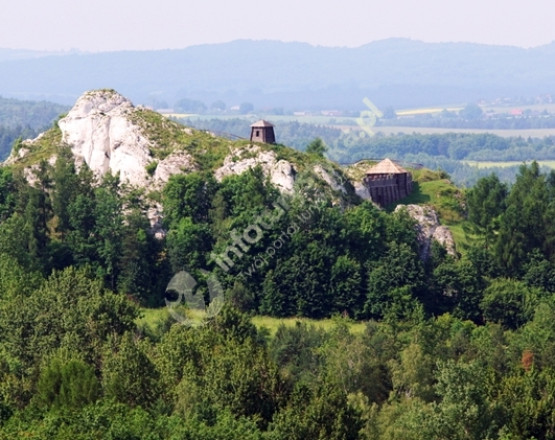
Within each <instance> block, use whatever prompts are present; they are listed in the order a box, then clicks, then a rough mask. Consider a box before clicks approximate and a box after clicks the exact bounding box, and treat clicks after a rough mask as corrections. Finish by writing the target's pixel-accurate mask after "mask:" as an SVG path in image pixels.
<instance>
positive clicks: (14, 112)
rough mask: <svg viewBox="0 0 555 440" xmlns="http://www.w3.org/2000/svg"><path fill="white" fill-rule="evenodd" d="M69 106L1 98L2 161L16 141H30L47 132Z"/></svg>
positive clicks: (0, 143) (0, 153)
mask: <svg viewBox="0 0 555 440" xmlns="http://www.w3.org/2000/svg"><path fill="white" fill-rule="evenodd" d="M65 111H67V106H64V105H60V104H54V103H52V102H45V101H20V100H17V99H8V98H3V97H1V96H0V161H3V160H4V159H5V158H6V157H7V156H8V154H9V153H10V150H11V148H12V145H13V143H14V141H15V140H16V139H17V138H19V137H21V138H22V139H29V138H33V137H35V136H36V135H37V134H38V133H39V132H41V131H44V130H46V129H47V128H48V127H49V126H50V125H52V122H53V121H54V120H55V119H57V118H58V117H59V116H60V114H62V113H63V112H65Z"/></svg>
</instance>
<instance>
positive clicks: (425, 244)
mask: <svg viewBox="0 0 555 440" xmlns="http://www.w3.org/2000/svg"><path fill="white" fill-rule="evenodd" d="M399 210H406V211H407V212H408V214H409V215H410V216H411V217H412V218H413V219H414V220H416V221H417V228H418V242H419V244H420V258H421V259H423V260H426V259H428V257H429V256H430V249H431V246H432V242H433V241H434V240H435V241H437V242H438V243H439V244H441V245H442V246H443V247H445V249H446V250H447V252H448V253H449V254H450V255H454V256H456V255H457V253H456V250H455V240H453V234H452V233H451V231H450V230H449V228H448V227H447V226H442V225H440V224H439V219H438V217H437V212H436V211H435V210H434V209H433V208H432V207H430V206H420V205H398V206H397V207H396V208H395V212H397V211H399Z"/></svg>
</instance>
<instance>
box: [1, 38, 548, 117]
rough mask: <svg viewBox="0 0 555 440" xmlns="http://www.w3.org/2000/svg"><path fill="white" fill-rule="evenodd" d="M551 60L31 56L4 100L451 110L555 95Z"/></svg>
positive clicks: (19, 62)
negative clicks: (103, 95)
mask: <svg viewBox="0 0 555 440" xmlns="http://www.w3.org/2000/svg"><path fill="white" fill-rule="evenodd" d="M554 51H555V45H554V44H551V45H547V46H542V47H536V48H531V49H522V48H517V47H508V46H488V45H479V44H467V43H424V42H420V41H411V40H406V39H390V40H383V41H376V42H373V43H370V44H367V45H365V46H361V47H358V48H330V47H315V46H310V45H308V44H302V43H282V42H275V41H235V42H231V43H225V44H214V45H203V46H195V47H189V48H186V49H182V50H164V51H150V52H144V51H143V52H131V51H126V52H112V53H97V54H89V53H68V54H66V55H63V54H62V55H60V54H56V55H53V56H44V57H36V56H33V55H32V54H29V57H28V58H27V59H9V58H8V59H6V58H4V60H2V59H1V58H0V94H4V95H6V96H12V97H20V98H37V97H40V98H41V99H43V98H47V99H50V100H56V101H58V102H63V103H66V104H70V103H71V102H73V101H74V100H75V99H76V98H77V97H78V96H79V95H80V94H81V93H82V92H83V91H84V90H87V89H89V88H101V87H106V85H111V86H113V87H115V88H117V89H118V90H120V91H121V92H122V93H124V94H125V95H126V96H129V97H130V98H131V99H133V100H134V101H136V102H138V103H142V104H146V105H151V106H154V107H157V108H161V107H164V106H165V107H173V106H174V105H175V103H176V102H177V101H179V100H180V99H182V98H190V99H196V100H200V101H203V102H204V103H205V104H206V105H210V103H212V102H215V101H217V100H223V101H225V102H226V103H227V104H228V105H229V106H233V105H239V104H241V103H242V102H250V103H253V104H254V106H255V107H256V108H276V107H282V108H286V109H290V110H291V109H308V108H307V107H309V108H310V107H314V108H317V109H333V108H335V109H348V110H357V109H362V108H363V107H364V104H363V103H362V99H363V98H364V97H368V98H369V99H371V100H372V101H373V102H374V103H375V104H376V105H378V107H380V108H382V107H387V106H393V107H395V108H399V107H401V108H402V107H411V106H424V105H446V104H448V103H466V102H473V101H476V100H479V99H490V98H492V99H493V98H502V97H506V96H509V97H513V96H529V97H533V96H538V95H545V94H550V93H553V92H554V90H553V84H554V83H555V81H554V73H553V72H555V57H553V53H554ZM19 56H22V55H21V54H19ZM21 72H25V73H26V74H25V75H22V74H21ZM307 103H310V104H307Z"/></svg>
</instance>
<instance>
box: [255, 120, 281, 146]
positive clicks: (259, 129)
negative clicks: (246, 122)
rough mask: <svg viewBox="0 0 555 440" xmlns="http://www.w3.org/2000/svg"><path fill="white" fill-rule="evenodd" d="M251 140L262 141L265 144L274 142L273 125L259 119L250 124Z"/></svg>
mask: <svg viewBox="0 0 555 440" xmlns="http://www.w3.org/2000/svg"><path fill="white" fill-rule="evenodd" d="M251 142H264V143H265V144H275V143H276V135H275V134H274V126H273V125H272V124H271V123H269V122H268V121H265V120H264V119H261V120H260V121H258V122H255V123H254V124H252V125H251Z"/></svg>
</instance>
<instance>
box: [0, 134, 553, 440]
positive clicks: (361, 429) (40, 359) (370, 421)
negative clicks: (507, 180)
mask: <svg viewBox="0 0 555 440" xmlns="http://www.w3.org/2000/svg"><path fill="white" fill-rule="evenodd" d="M492 142H493V141H492ZM310 154H313V153H310ZM33 173H34V178H33V179H31V181H32V182H33V183H32V184H30V183H28V181H27V180H26V179H24V178H23V176H22V175H21V171H20V170H19V169H17V168H9V167H2V168H0V335H1V337H0V353H1V355H0V438H6V439H12V438H32V439H53V438H57V439H90V438H98V439H138V438H141V439H142V438H145V439H230V440H231V439H238V438H241V439H276V440H277V439H284V440H285V439H287V440H290V439H398V438H403V439H430V438H438V439H439V438H449V439H484V438H491V439H531V438H535V439H552V438H555V417H554V413H553V407H554V402H553V399H554V397H553V396H554V392H553V390H554V388H555V371H554V370H553V363H554V362H555V359H554V358H553V353H555V326H554V322H555V300H554V295H553V294H554V292H555V269H554V266H553V262H554V261H555V229H554V228H553V226H552V223H553V222H552V219H553V217H554V214H555V173H549V174H545V173H542V172H541V170H540V169H539V167H538V165H537V164H536V163H533V164H532V165H529V166H522V167H521V169H520V171H519V175H518V177H517V179H516V181H515V183H514V185H512V186H510V187H509V186H507V185H506V184H504V183H502V182H500V180H499V179H498V178H497V177H496V176H495V175H490V176H487V177H485V178H482V179H480V180H479V181H478V182H477V184H476V185H475V186H474V187H472V188H471V189H469V190H468V191H467V192H466V194H465V197H464V200H462V199H460V200H453V204H454V206H456V207H457V209H460V214H461V216H464V217H465V218H466V220H465V221H464V227H465V229H466V240H465V243H460V246H459V249H458V250H459V254H458V255H455V256H452V255H449V254H448V253H447V252H446V251H445V249H444V248H442V247H441V246H439V245H434V246H433V247H432V249H431V252H430V255H429V256H428V258H425V259H424V258H422V254H421V252H420V249H419V246H418V241H417V229H416V228H415V222H414V221H413V220H411V218H410V217H409V216H408V215H407V214H406V213H404V212H403V211H400V212H394V213H392V212H389V211H388V210H381V209H378V208H376V207H375V206H374V205H372V204H370V203H368V202H361V201H359V200H357V199H355V198H353V197H346V198H337V197H335V196H334V195H333V194H330V193H329V192H326V191H325V184H324V182H322V181H320V180H319V179H318V178H315V177H311V176H309V175H306V174H300V175H299V176H298V178H297V183H296V185H297V187H296V191H295V193H294V194H293V195H291V196H286V195H282V194H280V193H279V192H278V190H277V189H276V188H275V187H273V186H272V185H271V184H270V183H269V181H268V180H267V179H266V178H265V177H264V174H263V173H262V170H261V169H260V168H254V169H252V170H250V171H247V172H245V173H243V174H241V175H232V176H229V177H226V178H224V179H223V180H222V181H221V182H218V181H216V180H215V179H214V177H213V175H212V173H210V172H208V170H205V171H199V172H193V173H190V174H180V175H175V176H173V177H171V178H170V181H169V182H168V184H167V185H166V187H165V188H164V189H163V191H161V192H160V193H158V194H149V195H148V197H150V198H156V199H158V200H159V202H160V203H161V204H162V206H163V210H164V213H165V217H164V225H163V226H164V230H165V234H164V235H163V236H160V235H158V236H154V235H153V234H152V230H151V225H150V223H149V221H148V218H147V215H146V211H147V206H145V195H144V194H143V193H142V192H141V191H140V190H137V189H136V188H130V187H126V186H125V185H122V184H120V182H119V178H118V176H113V175H110V174H106V175H105V176H104V177H103V178H102V179H101V180H100V181H97V179H95V178H94V176H93V174H92V173H91V172H90V170H88V169H87V167H86V166H83V167H81V168H80V169H79V170H77V169H76V167H75V165H74V164H73V158H72V155H71V152H70V151H69V149H61V150H60V151H59V154H58V159H57V160H56V163H55V164H54V165H49V164H47V163H46V162H45V161H43V162H41V163H40V165H39V166H38V167H37V168H36V170H35V171H34V172H33ZM233 249H234V250H233ZM226 257H227V259H226ZM181 270H186V271H187V272H188V273H190V274H192V275H193V276H194V278H195V279H196V280H198V281H199V286H198V293H197V294H200V295H204V297H205V298H206V300H207V299H208V287H207V286H208V284H207V283H206V275H205V272H204V271H205V270H210V271H211V273H213V274H215V275H216V276H217V278H218V280H219V281H220V282H221V285H222V287H223V290H224V294H225V305H224V307H223V309H222V311H221V312H220V313H219V314H217V315H216V316H215V317H214V318H213V319H211V320H209V321H208V322H206V323H205V325H203V326H197V327H191V326H184V325H180V324H179V323H177V322H175V321H174V320H173V319H172V318H171V316H168V318H167V319H163V320H161V321H159V322H158V324H157V325H156V326H155V327H149V326H141V325H139V324H138V320H137V318H138V317H139V315H140V314H141V311H142V310H144V307H145V306H149V307H156V306H159V307H160V306H163V305H164V303H165V300H168V298H170V297H171V296H172V295H173V293H172V292H171V291H166V290H167V289H166V288H167V286H168V282H169V280H170V279H171V277H172V275H173V274H174V273H176V272H178V271H181ZM170 299H171V298H170ZM185 309H186V306H185V305H184V306H183V313H186V310H185ZM253 314H264V315H270V316H276V317H291V316H293V317H299V318H301V317H311V318H329V317H333V319H334V320H335V325H334V327H333V329H331V330H322V329H318V328H316V327H312V326H310V325H306V324H303V323H302V322H300V321H299V323H298V324H297V325H296V326H294V327H285V326H282V327H280V328H279V329H277V331H276V332H275V334H273V333H271V332H270V331H268V330H266V329H264V328H256V327H255V326H254V325H253V324H252V322H251V321H250V315H253ZM353 321H362V322H365V323H366V326H365V329H364V330H363V331H361V332H354V331H351V330H350V328H351V327H350V326H351V323H352V322H353Z"/></svg>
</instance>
